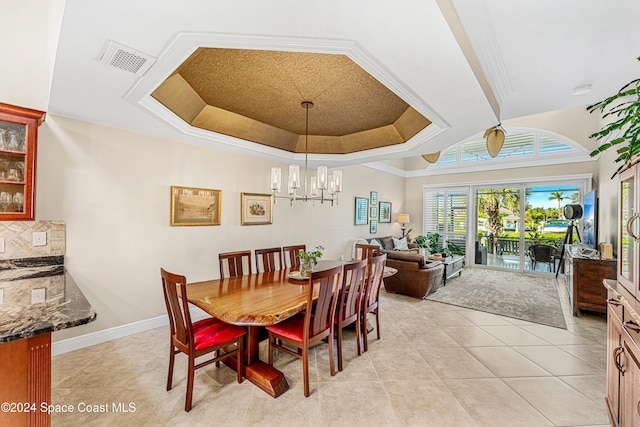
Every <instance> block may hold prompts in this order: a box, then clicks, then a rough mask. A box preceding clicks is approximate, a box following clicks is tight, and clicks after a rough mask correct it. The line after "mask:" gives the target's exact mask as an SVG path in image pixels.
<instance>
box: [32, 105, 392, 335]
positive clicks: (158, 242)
mask: <svg viewBox="0 0 640 427" xmlns="http://www.w3.org/2000/svg"><path fill="white" fill-rule="evenodd" d="M271 166H273V165H272V164H271V163H269V162H267V161H265V160H262V159H256V158H252V157H247V156H242V155H238V154H235V153H229V152H223V151H219V150H214V149H208V148H204V147H201V146H196V145H190V144H184V143H178V142H175V141H172V140H169V139H158V138H156V137H151V136H147V135H141V134H136V133H132V132H129V131H125V130H120V129H115V128H110V127H106V126H101V125H97V124H91V123H87V122H83V121H78V120H74V119H69V118H64V117H59V116H54V115H49V116H48V117H47V121H46V122H45V124H43V125H42V126H41V127H40V133H39V153H38V182H37V208H36V216H37V219H38V220H43V219H61V220H63V221H65V222H66V224H67V256H66V259H65V261H66V266H67V269H68V270H69V272H70V273H71V275H72V276H73V277H74V279H75V280H76V282H77V283H78V285H79V286H80V288H81V289H82V291H83V292H84V293H85V295H86V296H87V298H88V299H89V302H90V303H91V304H92V305H93V306H94V308H95V309H96V311H97V313H98V319H97V320H96V321H95V322H93V323H91V324H89V325H86V326H81V327H77V328H72V329H69V330H68V331H64V332H62V333H57V334H56V336H55V337H54V338H55V339H61V338H67V337H69V336H74V335H78V334H84V333H87V332H92V331H97V330H102V329H106V328H110V327H114V326H119V325H123V324H127V323H131V322H135V321H139V320H143V319H147V318H151V317H154V316H159V315H161V314H163V313H164V311H165V308H164V302H163V301H162V293H161V291H160V279H159V269H160V267H164V268H166V269H168V270H170V271H174V272H176V273H179V274H184V275H186V276H187V279H188V280H189V281H199V280H205V279H209V278H215V277H219V271H218V262H217V254H218V253H219V252H225V251H231V250H241V249H256V248H260V247H272V246H282V245H287V244H298V243H304V244H306V245H307V246H308V247H314V246H315V245H322V246H324V247H325V257H326V258H338V257H339V256H340V255H344V256H345V258H347V259H348V258H349V257H350V254H351V244H352V243H353V241H354V240H355V239H356V238H357V237H361V236H369V228H368V226H354V225H353V223H354V197H355V196H360V197H367V198H368V197H369V192H370V191H372V190H375V191H378V197H379V200H381V201H389V202H391V203H392V207H393V210H394V213H397V212H398V210H399V209H401V208H403V201H404V200H403V199H404V178H401V177H396V176H393V175H389V174H386V173H383V172H379V171H375V170H372V169H370V168H365V167H361V166H351V167H346V168H343V173H344V182H345V184H344V187H345V189H344V193H343V194H341V201H340V203H339V204H338V206H335V207H331V206H330V205H328V204H325V205H321V204H320V203H318V202H314V203H311V202H308V203H303V202H298V203H296V204H295V205H294V206H289V204H288V203H287V202H284V201H281V202H279V203H278V204H277V205H276V206H275V207H274V220H273V224H272V225H262V226H241V225H240V193H241V192H252V193H265V192H268V189H269V172H270V168H271ZM281 166H286V165H281ZM171 185H181V186H193V187H203V188H214V189H220V190H222V215H221V219H222V225H220V226H197V227H171V226H170V225H169V208H170V203H169V201H170V190H169V189H170V186H171ZM393 219H395V215H393ZM390 233H394V234H395V235H400V233H401V232H400V226H399V224H397V223H391V224H380V225H379V227H378V233H377V235H378V236H385V235H389V234H390Z"/></svg>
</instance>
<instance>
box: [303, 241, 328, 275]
mask: <svg viewBox="0 0 640 427" xmlns="http://www.w3.org/2000/svg"><path fill="white" fill-rule="evenodd" d="M323 250H324V248H323V247H322V246H316V249H315V250H313V251H303V250H300V252H298V256H300V275H301V276H302V277H309V275H310V274H311V270H313V266H314V265H316V264H317V263H318V259H319V258H322V251H323Z"/></svg>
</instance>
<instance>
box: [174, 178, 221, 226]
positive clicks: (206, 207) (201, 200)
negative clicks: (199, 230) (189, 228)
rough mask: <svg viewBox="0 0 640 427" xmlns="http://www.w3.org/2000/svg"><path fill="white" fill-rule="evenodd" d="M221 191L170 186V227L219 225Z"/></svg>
mask: <svg viewBox="0 0 640 427" xmlns="http://www.w3.org/2000/svg"><path fill="white" fill-rule="evenodd" d="M221 199H222V190H211V189H208V188H195V187H177V186H174V185H172V186H171V225H220V212H221V209H220V207H221V206H220V205H221Z"/></svg>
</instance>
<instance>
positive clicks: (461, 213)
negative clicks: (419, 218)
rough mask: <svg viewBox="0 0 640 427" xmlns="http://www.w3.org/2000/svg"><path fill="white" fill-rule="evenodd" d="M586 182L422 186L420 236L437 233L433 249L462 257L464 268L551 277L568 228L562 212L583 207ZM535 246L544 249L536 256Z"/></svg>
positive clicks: (582, 179) (587, 178)
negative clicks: (568, 206)
mask: <svg viewBox="0 0 640 427" xmlns="http://www.w3.org/2000/svg"><path fill="white" fill-rule="evenodd" d="M590 182H591V177H590V176H580V177H573V178H572V179H570V178H564V179H562V180H560V179H557V180H547V181H531V182H519V183H505V182H501V183H485V184H466V185H459V186H456V187H451V188H447V189H443V188H439V187H428V186H425V188H424V193H423V194H424V218H423V219H424V223H423V224H424V227H423V234H424V235H434V233H436V237H437V246H438V248H437V249H438V250H440V249H442V248H443V247H447V246H448V248H449V249H453V252H454V253H455V251H460V252H461V253H463V254H465V259H466V265H475V266H479V267H485V266H486V267H491V268H500V269H509V270H519V271H537V272H541V273H542V272H547V273H553V272H555V271H556V270H557V269H558V268H560V264H561V260H560V257H561V252H562V246H563V243H564V241H565V238H567V229H568V225H569V224H570V223H571V220H569V219H567V218H564V216H563V207H564V206H565V205H566V204H568V203H578V204H581V203H582V195H583V194H585V193H587V192H588V191H590V190H591V185H590ZM574 224H575V225H576V226H578V227H579V226H580V225H581V224H580V222H579V221H576V222H574ZM578 227H576V228H578ZM574 243H576V241H575V240H574ZM533 245H543V246H544V247H543V248H541V252H540V254H537V253H536V252H534V251H535V250H536V249H537V248H533V249H532V248H531V247H532V246H533ZM545 254H546V255H545Z"/></svg>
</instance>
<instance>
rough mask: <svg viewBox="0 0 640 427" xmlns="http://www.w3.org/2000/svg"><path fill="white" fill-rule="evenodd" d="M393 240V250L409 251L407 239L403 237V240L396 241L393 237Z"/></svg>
mask: <svg viewBox="0 0 640 427" xmlns="http://www.w3.org/2000/svg"><path fill="white" fill-rule="evenodd" d="M392 239H393V249H394V250H397V251H404V250H408V249H409V246H408V245H407V238H406V237H403V238H402V239H396V238H395V237H392Z"/></svg>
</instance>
